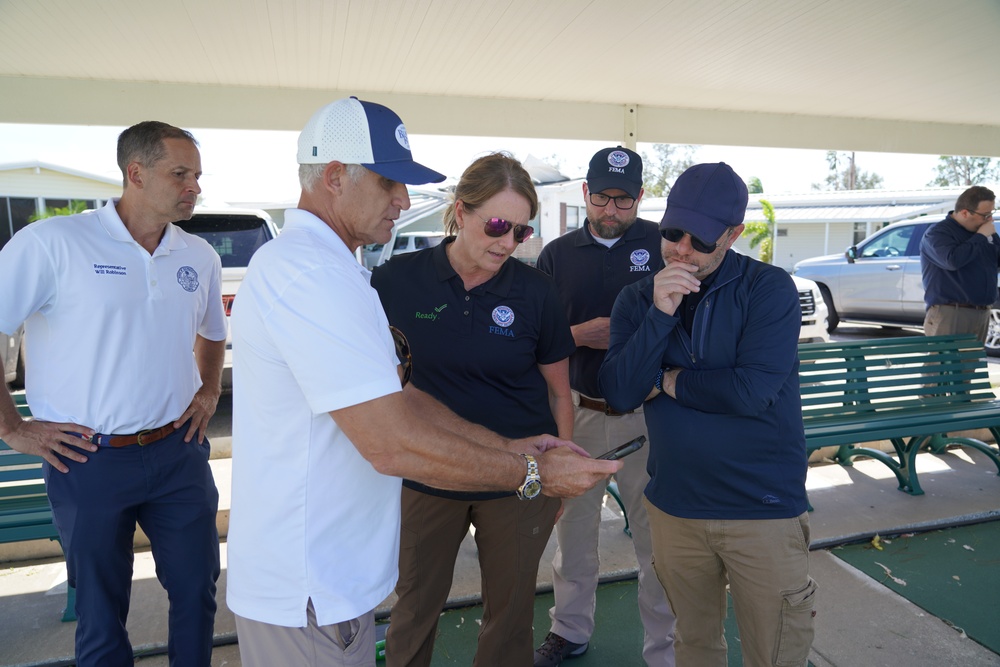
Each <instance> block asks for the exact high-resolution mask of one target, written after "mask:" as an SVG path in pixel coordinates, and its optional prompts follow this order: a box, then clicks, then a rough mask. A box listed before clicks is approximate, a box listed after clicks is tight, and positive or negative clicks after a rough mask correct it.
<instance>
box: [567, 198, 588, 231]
mask: <svg viewBox="0 0 1000 667" xmlns="http://www.w3.org/2000/svg"><path fill="white" fill-rule="evenodd" d="M586 219H587V209H586V207H584V206H570V205H568V204H567V205H566V231H567V232H568V231H570V230H571V229H579V228H580V227H582V226H583V221H584V220H586Z"/></svg>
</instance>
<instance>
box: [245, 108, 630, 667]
mask: <svg viewBox="0 0 1000 667" xmlns="http://www.w3.org/2000/svg"><path fill="white" fill-rule="evenodd" d="M298 162H299V165H300V167H299V180H300V182H301V185H302V195H301V198H300V199H299V206H298V208H295V209H290V210H288V211H286V213H285V225H284V229H283V230H282V233H281V234H279V235H278V238H276V239H275V240H273V241H271V242H269V243H267V244H266V245H264V246H263V247H262V248H261V249H260V250H258V251H257V253H256V254H255V255H254V258H253V260H252V261H251V263H250V267H249V269H248V270H247V275H246V278H245V279H244V281H243V284H242V286H241V288H240V294H239V299H237V301H236V304H235V306H234V308H233V316H232V329H233V378H234V379H233V495H232V511H231V519H230V530H229V538H228V543H229V564H228V572H229V574H228V584H227V602H228V604H229V607H230V609H232V610H233V612H234V613H235V614H236V627H237V631H238V632H239V641H240V655H241V659H242V663H243V665H244V666H245V667H255V666H264V665H276V664H295V665H317V666H318V665H324V666H326V665H344V666H348V665H349V666H355V665H373V664H374V661H375V639H374V615H373V609H374V608H375V606H376V605H377V604H379V603H380V602H382V600H384V599H385V598H386V597H387V596H388V595H389V594H390V593H391V592H392V589H393V586H394V585H395V582H396V575H397V572H396V567H397V563H398V550H399V524H400V504H399V503H400V487H401V480H400V477H401V476H404V475H405V476H406V477H407V478H408V479H413V480H417V481H419V482H422V483H425V484H428V485H432V486H435V487H437V488H443V489H451V490H458V491H479V490H515V489H516V490H517V491H518V495H519V496H520V497H522V498H524V499H526V500H527V499H530V498H533V497H535V496H537V495H538V493H540V492H541V493H545V494H546V495H552V496H575V495H579V494H580V493H583V492H584V491H585V490H586V489H588V488H590V487H591V486H593V485H594V484H596V483H597V482H598V481H600V480H602V479H603V478H604V477H605V476H607V475H609V474H612V473H614V472H615V471H616V470H617V469H618V468H619V467H620V464H619V463H617V462H610V461H595V460H592V459H588V458H586V457H584V456H580V455H579V454H578V453H576V452H574V448H575V445H572V444H571V443H567V442H565V441H560V440H557V439H556V438H554V437H552V436H537V437H533V438H525V439H521V440H513V441H511V440H506V439H504V438H501V437H500V436H497V435H496V434H494V433H491V432H489V431H487V430H485V429H483V428H482V427H479V426H475V425H473V424H469V423H468V422H465V421H462V420H461V419H459V418H458V417H457V416H455V415H454V414H453V413H451V412H450V411H448V410H447V409H446V408H444V407H443V406H442V405H441V404H440V403H437V402H436V401H434V400H433V399H431V398H430V397H429V396H427V395H426V394H423V393H422V392H420V391H418V390H416V389H415V388H414V387H412V386H406V389H405V392H403V391H401V379H402V384H403V385H405V381H406V379H407V378H408V367H409V364H410V359H409V346H408V345H407V343H406V341H405V339H403V338H402V337H401V336H398V335H395V332H391V331H390V327H389V323H388V320H387V319H386V316H385V313H384V312H383V310H382V306H381V304H380V301H379V297H378V294H377V293H376V292H375V291H374V290H373V289H372V288H371V286H370V284H369V281H370V273H369V272H368V271H367V270H366V269H365V268H364V267H362V266H361V265H360V264H359V263H358V262H357V260H356V259H355V257H354V254H353V253H354V252H355V251H356V250H357V248H358V247H359V246H361V245H363V244H367V243H386V242H387V241H388V240H389V238H390V235H391V232H392V227H393V224H394V221H395V219H396V218H397V217H398V216H399V214H400V212H401V211H403V210H405V209H407V208H409V206H410V200H409V195H408V194H407V190H406V185H404V184H414V185H416V184H422V183H428V182H438V181H441V180H443V179H444V176H442V175H441V174H439V173H437V172H435V171H433V170H431V169H428V168H427V167H424V166H423V165H421V164H418V163H417V162H414V161H413V156H412V155H411V153H410V149H409V142H408V140H407V135H406V128H405V127H404V126H403V123H402V121H401V120H400V119H399V116H397V115H396V114H395V113H394V112H393V111H391V110H390V109H388V108H386V107H384V106H381V105H379V104H374V103H371V102H365V101H361V100H358V99H356V98H353V97H352V98H348V99H343V100H338V101H336V102H333V103H332V104H329V105H327V106H325V107H323V108H322V109H320V110H319V111H317V112H316V113H315V114H314V115H313V117H312V118H311V119H310V120H309V122H308V123H307V124H306V127H305V129H304V130H303V131H302V134H301V135H300V137H299V150H298ZM400 362H401V365H399V366H398V364H399V363H400ZM416 363H419V360H416ZM400 373H402V374H401V375H400ZM576 449H577V451H580V450H579V449H578V448H576Z"/></svg>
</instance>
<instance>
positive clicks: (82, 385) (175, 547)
mask: <svg viewBox="0 0 1000 667" xmlns="http://www.w3.org/2000/svg"><path fill="white" fill-rule="evenodd" d="M118 164H119V167H120V168H121V170H122V175H123V177H124V191H123V193H122V196H121V198H120V199H113V200H111V201H109V202H108V204H107V205H106V206H105V207H103V208H101V209H99V210H96V211H89V212H86V213H81V214H78V215H72V216H67V217H59V218H50V219H47V220H42V221H40V222H36V223H34V224H31V225H28V226H27V227H25V228H24V229H23V230H21V231H19V232H18V233H17V234H15V235H14V238H12V239H11V240H10V242H8V243H7V245H6V246H5V247H4V248H3V250H2V251H0V290H2V293H0V331H6V332H11V331H14V329H16V328H17V327H18V326H19V325H20V324H21V323H22V322H24V323H25V331H26V336H27V340H28V343H29V344H28V346H27V354H28V358H27V363H26V369H27V378H26V385H27V387H26V388H27V399H28V404H29V405H30V406H31V410H32V413H33V414H34V420H32V421H27V420H22V419H21V417H20V416H19V415H18V413H17V410H16V409H15V407H14V403H13V401H12V400H11V396H10V392H9V391H7V390H6V388H5V390H4V391H3V392H0V438H3V440H5V441H6V442H7V443H8V444H9V445H10V446H11V447H12V448H14V449H16V450H18V451H21V452H25V453H28V454H36V455H38V456H41V457H43V458H44V459H45V463H44V473H45V480H46V490H47V492H48V496H49V502H50V503H51V505H52V512H53V518H54V522H55V525H56V528H57V529H58V531H59V536H60V539H61V542H62V546H63V550H64V551H65V554H66V569H67V572H68V575H69V583H70V584H71V585H73V586H76V614H77V617H78V624H77V630H76V664H77V665H79V666H80V667H89V666H92V665H93V666H100V667H108V666H112V667H116V666H120V665H132V664H133V654H132V647H131V646H130V645H129V640H128V633H127V632H126V630H125V623H126V617H127V615H128V608H129V596H130V591H131V584H132V558H133V554H132V537H133V534H134V532H135V525H136V522H138V523H139V525H140V526H141V527H142V529H143V530H144V531H145V533H146V535H147V536H148V537H149V540H150V545H151V547H152V552H153V557H154V559H155V561H156V572H157V577H158V578H159V580H160V583H161V584H162V585H163V586H164V588H166V589H167V592H168V594H169V598H170V612H169V645H168V652H169V655H170V664H171V665H184V666H185V667H187V666H191V665H193V666H207V665H210V664H211V654H212V634H213V627H214V619H215V609H216V604H215V582H216V580H217V579H218V577H219V538H218V534H217V532H216V528H215V517H216V512H217V508H218V499H219V495H218V492H217V491H216V488H215V483H214V481H213V480H212V473H211V470H210V469H209V466H208V455H209V444H208V441H207V440H206V439H205V428H206V427H207V425H208V421H209V419H210V418H211V416H212V414H213V413H214V412H215V407H216V404H217V402H218V399H219V393H220V391H221V377H222V362H223V356H224V353H225V339H226V320H225V313H224V312H223V309H222V296H221V287H220V285H221V263H220V260H219V256H218V254H216V252H215V251H214V250H213V249H212V247H211V246H210V245H208V244H207V243H206V242H205V241H203V240H201V239H199V238H198V237H196V236H192V235H190V234H187V233H185V232H183V231H181V230H180V229H179V228H177V227H175V226H174V225H172V224H171V222H172V221H175V220H186V219H188V218H190V217H191V215H192V213H193V212H194V206H195V201H196V200H197V198H198V194H199V193H200V192H201V188H200V187H199V186H198V178H199V177H200V176H201V157H200V155H199V152H198V148H197V143H196V142H195V140H194V137H192V136H191V134H190V133H189V132H186V131H184V130H181V129H179V128H176V127H173V126H170V125H167V124H166V123H160V122H156V121H146V122H143V123H139V124H138V125H134V126H132V127H130V128H128V129H127V130H125V131H124V132H122V134H121V136H120V137H119V139H118Z"/></svg>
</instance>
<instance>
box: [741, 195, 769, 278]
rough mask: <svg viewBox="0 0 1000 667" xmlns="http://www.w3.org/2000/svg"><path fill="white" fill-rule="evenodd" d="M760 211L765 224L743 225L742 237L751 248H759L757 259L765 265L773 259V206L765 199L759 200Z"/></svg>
mask: <svg viewBox="0 0 1000 667" xmlns="http://www.w3.org/2000/svg"><path fill="white" fill-rule="evenodd" d="M760 206H761V210H762V212H763V213H764V219H765V220H766V221H767V222H756V221H755V222H747V223H744V225H743V236H744V237H746V239H747V243H748V244H750V247H751V248H756V247H757V246H760V250H759V251H758V255H757V256H758V257H759V258H760V261H762V262H764V263H765V264H770V263H771V261H772V260H773V259H774V206H773V205H772V204H771V202H769V201H767V200H766V199H761V200H760Z"/></svg>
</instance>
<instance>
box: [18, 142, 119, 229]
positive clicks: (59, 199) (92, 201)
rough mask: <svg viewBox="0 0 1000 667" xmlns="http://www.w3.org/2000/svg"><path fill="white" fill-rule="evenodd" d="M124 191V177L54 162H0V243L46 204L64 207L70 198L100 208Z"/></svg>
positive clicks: (48, 206)
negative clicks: (99, 173) (96, 172)
mask: <svg viewBox="0 0 1000 667" xmlns="http://www.w3.org/2000/svg"><path fill="white" fill-rule="evenodd" d="M121 192H122V183H121V180H118V179H113V178H106V177H104V176H97V175H95V174H88V173H86V172H83V171H77V170H75V169H68V168H66V167H60V166H58V165H54V164H48V163H45V162H38V161H33V162H18V163H11V164H0V246H2V245H3V244H5V243H6V242H7V241H8V240H10V237H11V236H13V235H14V233H15V232H16V231H18V230H19V229H21V228H22V227H24V226H25V225H27V224H28V220H29V218H30V217H31V216H32V215H34V214H35V213H38V212H40V211H44V210H45V209H46V208H63V207H66V206H69V203H70V202H71V201H83V202H84V203H85V205H86V207H87V208H97V207H98V206H103V205H104V203H105V202H107V200H108V199H110V198H111V197H118V196H120V195H121Z"/></svg>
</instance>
